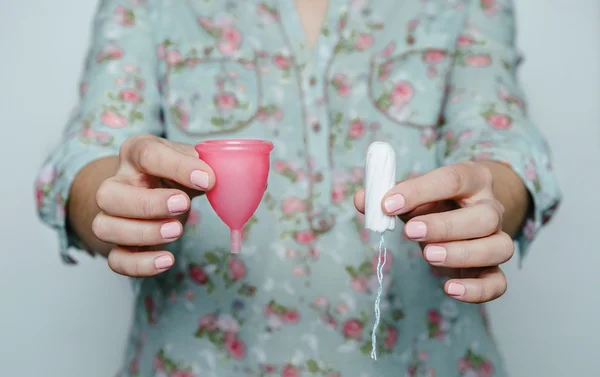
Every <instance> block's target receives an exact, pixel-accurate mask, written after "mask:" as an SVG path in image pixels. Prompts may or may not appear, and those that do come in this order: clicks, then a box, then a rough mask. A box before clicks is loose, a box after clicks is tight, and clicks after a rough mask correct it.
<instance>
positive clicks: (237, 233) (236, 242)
mask: <svg viewBox="0 0 600 377" xmlns="http://www.w3.org/2000/svg"><path fill="white" fill-rule="evenodd" d="M230 247H231V253H232V254H239V253H240V252H241V251H242V231H241V230H232V231H231V235H230Z"/></svg>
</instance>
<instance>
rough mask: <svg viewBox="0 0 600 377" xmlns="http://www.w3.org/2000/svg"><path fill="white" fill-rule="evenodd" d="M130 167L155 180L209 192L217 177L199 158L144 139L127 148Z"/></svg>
mask: <svg viewBox="0 0 600 377" xmlns="http://www.w3.org/2000/svg"><path fill="white" fill-rule="evenodd" d="M123 153H124V154H125V158H126V160H127V162H128V163H129V164H131V167H133V169H134V170H136V171H138V172H142V173H145V174H148V175H150V176H154V177H160V178H165V179H169V180H171V181H174V182H177V183H179V184H180V185H182V186H185V187H189V188H191V189H194V190H202V191H206V190H209V189H210V188H212V187H213V186H214V184H215V174H214V172H213V171H212V169H211V168H210V166H208V164H206V163H205V162H204V161H202V160H200V159H199V158H198V157H197V155H196V156H194V155H191V154H189V153H184V152H183V151H182V150H180V146H177V147H173V146H171V145H169V144H167V143H165V142H162V141H161V140H159V138H144V139H141V140H139V141H137V142H133V143H131V145H128V146H127V147H126V148H124V151H123Z"/></svg>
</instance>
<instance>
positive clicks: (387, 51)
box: [379, 42, 396, 58]
mask: <svg viewBox="0 0 600 377" xmlns="http://www.w3.org/2000/svg"><path fill="white" fill-rule="evenodd" d="M394 51H396V43H394V42H390V43H388V44H387V45H386V46H385V47H384V48H383V50H381V51H380V52H379V55H381V56H382V57H384V58H389V57H390V56H392V54H393V53H394Z"/></svg>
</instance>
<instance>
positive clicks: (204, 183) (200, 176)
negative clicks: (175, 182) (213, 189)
mask: <svg viewBox="0 0 600 377" xmlns="http://www.w3.org/2000/svg"><path fill="white" fill-rule="evenodd" d="M190 181H192V183H193V184H194V185H196V186H198V187H200V188H201V189H206V188H208V181H209V178H208V174H207V173H205V172H203V171H201V170H194V171H193V172H192V174H190Z"/></svg>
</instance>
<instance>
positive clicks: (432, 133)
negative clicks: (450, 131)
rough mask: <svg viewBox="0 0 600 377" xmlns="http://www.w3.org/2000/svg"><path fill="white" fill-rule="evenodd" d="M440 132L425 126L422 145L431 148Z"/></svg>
mask: <svg viewBox="0 0 600 377" xmlns="http://www.w3.org/2000/svg"><path fill="white" fill-rule="evenodd" d="M437 138H438V133H437V130H436V129H435V128H425V129H424V130H423V132H422V133H421V145H423V146H424V147H427V149H430V148H431V147H432V146H433V145H434V144H435V142H436V141H437Z"/></svg>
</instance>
